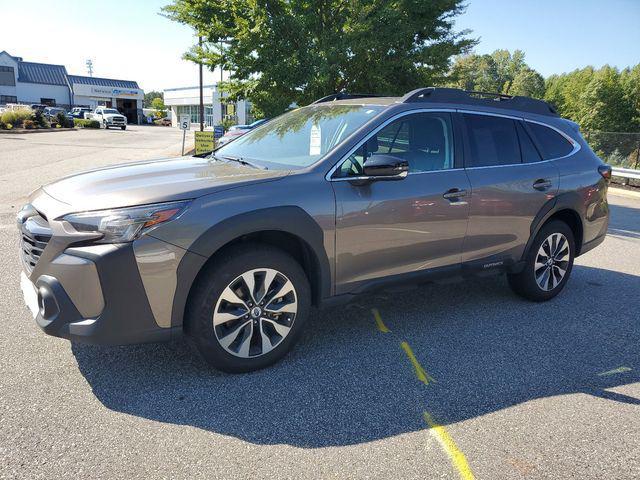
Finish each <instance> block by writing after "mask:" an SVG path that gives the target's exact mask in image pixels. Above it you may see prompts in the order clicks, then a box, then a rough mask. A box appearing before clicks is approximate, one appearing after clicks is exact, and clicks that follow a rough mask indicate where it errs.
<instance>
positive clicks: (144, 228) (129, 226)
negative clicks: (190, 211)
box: [62, 200, 191, 243]
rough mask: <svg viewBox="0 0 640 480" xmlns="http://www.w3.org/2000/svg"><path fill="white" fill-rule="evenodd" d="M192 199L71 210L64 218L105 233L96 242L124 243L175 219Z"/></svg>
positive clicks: (80, 227)
mask: <svg viewBox="0 0 640 480" xmlns="http://www.w3.org/2000/svg"><path fill="white" fill-rule="evenodd" d="M190 202H191V200H186V201H181V202H168V203H156V204H154V205H143V206H141V207H128V208H117V209H113V210H96V211H93V212H81V213H71V214H69V215H66V216H64V217H62V220H66V221H67V222H69V223H70V224H71V225H72V226H73V228H75V229H76V230H77V231H79V232H95V233H102V234H103V237H102V238H100V239H99V240H97V241H96V243H125V242H132V241H133V240H135V239H136V238H139V237H140V236H142V235H144V234H145V233H148V232H150V231H151V230H153V229H154V228H156V227H158V226H159V225H161V224H163V223H167V222H170V221H171V220H175V219H176V218H178V217H179V216H180V215H182V213H183V212H184V211H185V210H186V208H187V206H188V205H189V203H190Z"/></svg>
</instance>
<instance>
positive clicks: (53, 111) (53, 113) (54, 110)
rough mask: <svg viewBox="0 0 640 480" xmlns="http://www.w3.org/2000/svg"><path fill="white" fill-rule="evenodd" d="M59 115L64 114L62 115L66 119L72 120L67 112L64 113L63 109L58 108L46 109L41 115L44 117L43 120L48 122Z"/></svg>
mask: <svg viewBox="0 0 640 480" xmlns="http://www.w3.org/2000/svg"><path fill="white" fill-rule="evenodd" d="M59 113H64V115H65V116H66V117H67V118H73V117H72V116H71V115H70V114H69V113H68V112H66V111H65V109H64V108H58V107H46V108H45V109H44V110H43V111H42V114H43V115H44V116H45V118H46V119H47V120H49V121H51V120H53V119H55V117H56V116H57V115H58V114H59Z"/></svg>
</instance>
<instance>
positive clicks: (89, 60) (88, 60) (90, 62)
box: [85, 58, 93, 77]
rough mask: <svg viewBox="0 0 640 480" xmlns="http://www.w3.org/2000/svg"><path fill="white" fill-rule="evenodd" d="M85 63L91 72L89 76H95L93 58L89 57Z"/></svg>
mask: <svg viewBox="0 0 640 480" xmlns="http://www.w3.org/2000/svg"><path fill="white" fill-rule="evenodd" d="M85 65H86V66H87V71H88V72H89V76H90V77H93V60H91V59H90V58H89V59H87V61H86V62H85Z"/></svg>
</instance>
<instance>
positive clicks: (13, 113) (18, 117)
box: [0, 108, 33, 127]
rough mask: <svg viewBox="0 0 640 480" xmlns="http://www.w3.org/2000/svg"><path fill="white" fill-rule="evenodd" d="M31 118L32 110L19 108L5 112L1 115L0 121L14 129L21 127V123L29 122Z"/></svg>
mask: <svg viewBox="0 0 640 480" xmlns="http://www.w3.org/2000/svg"><path fill="white" fill-rule="evenodd" d="M32 116H33V110H31V109H30V108H19V109H17V110H7V111H6V112H4V113H3V114H2V117H0V120H1V121H2V122H3V123H10V124H12V125H13V126H14V127H21V126H22V122H24V121H25V120H30V119H31V118H32Z"/></svg>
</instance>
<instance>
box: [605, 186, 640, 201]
mask: <svg viewBox="0 0 640 480" xmlns="http://www.w3.org/2000/svg"><path fill="white" fill-rule="evenodd" d="M608 193H609V194H610V195H617V196H620V197H628V198H640V190H638V191H637V192H634V191H633V190H626V189H624V188H615V187H611V186H609V192H608Z"/></svg>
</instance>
